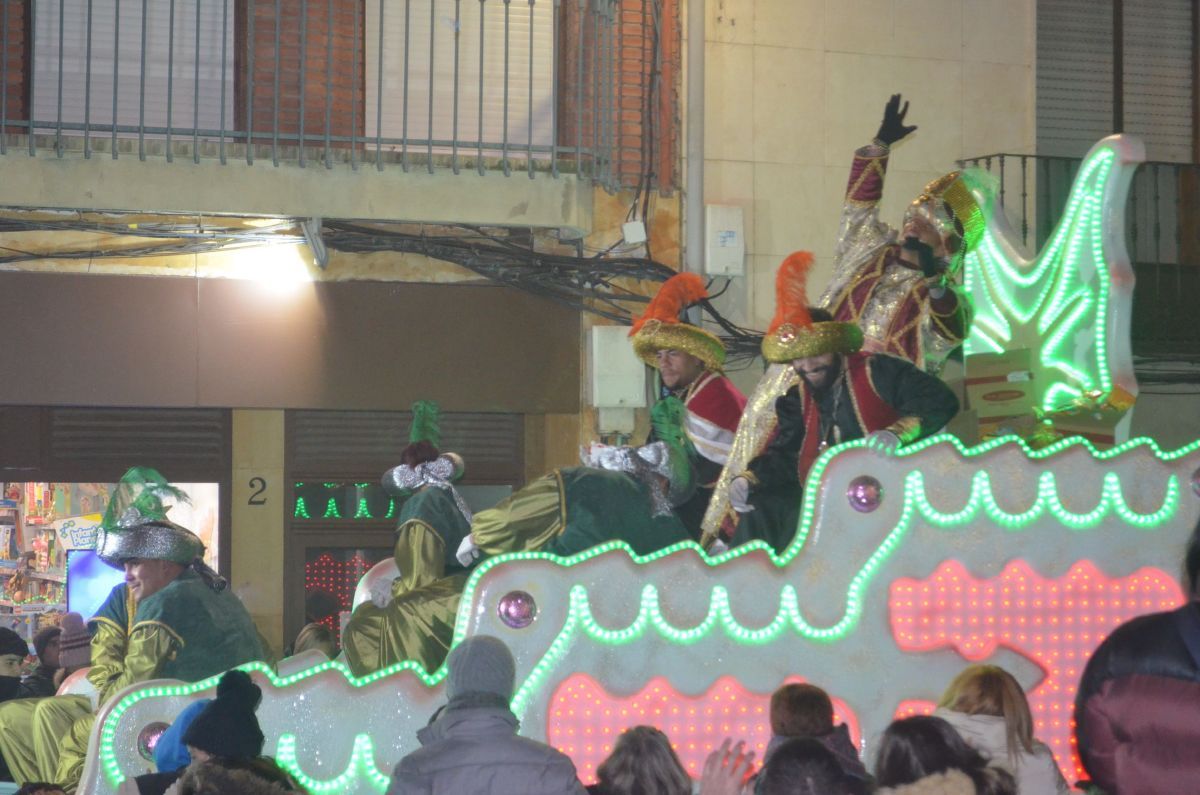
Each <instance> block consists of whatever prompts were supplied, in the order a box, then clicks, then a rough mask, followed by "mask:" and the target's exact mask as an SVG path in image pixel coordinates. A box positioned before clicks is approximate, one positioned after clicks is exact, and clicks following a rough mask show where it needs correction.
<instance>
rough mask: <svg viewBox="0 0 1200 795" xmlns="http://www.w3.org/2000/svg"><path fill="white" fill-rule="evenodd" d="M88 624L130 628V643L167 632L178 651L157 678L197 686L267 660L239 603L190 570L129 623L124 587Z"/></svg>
mask: <svg viewBox="0 0 1200 795" xmlns="http://www.w3.org/2000/svg"><path fill="white" fill-rule="evenodd" d="M90 623H91V624H92V625H93V626H94V625H97V624H101V623H107V624H110V625H111V626H113V627H115V628H117V629H122V630H124V629H126V628H128V631H127V636H128V637H129V638H133V637H135V636H136V635H138V634H139V633H140V632H143V631H148V630H153V629H161V630H163V631H164V632H166V633H167V634H168V635H169V636H170V637H171V638H172V640H173V641H174V646H175V648H174V649H173V654H171V655H169V656H168V658H167V659H165V660H161V661H160V662H159V664H158V665H157V666H156V670H155V676H156V677H161V678H167V679H182V680H183V681H185V682H196V681H199V680H201V679H204V678H205V677H208V676H213V675H214V674H219V673H222V672H224V671H227V670H229V669H230V668H233V667H235V666H238V665H241V664H242V663H247V662H251V661H252V660H261V659H264V658H265V657H266V655H265V654H264V653H263V648H262V645H261V643H260V642H259V638H258V631H257V630H256V629H255V627H254V621H253V620H252V619H251V618H250V614H249V613H248V612H246V608H245V606H244V605H243V604H242V602H241V600H239V599H238V598H237V596H236V595H235V594H234V593H233V592H232V591H230V590H229V589H225V590H223V591H215V590H213V589H212V588H211V587H210V586H209V585H208V583H206V582H205V581H204V580H203V579H202V578H201V577H200V575H198V574H196V572H194V571H192V570H191V569H187V570H185V571H184V572H183V573H182V574H180V575H179V576H178V577H176V578H175V579H174V580H172V581H171V582H170V583H168V584H167V586H166V587H164V588H163V589H162V590H160V591H157V592H155V593H153V594H151V595H150V596H149V597H147V598H146V599H145V600H143V601H142V602H140V603H138V605H137V610H136V613H135V615H134V617H133V622H132V623H131V624H130V623H129V608H128V604H127V596H126V585H125V583H121V584H120V585H118V586H117V587H115V588H113V590H112V593H110V594H109V596H108V599H107V600H106V601H105V602H104V604H103V605H102V606H101V608H100V610H99V611H98V612H97V613H96V615H95V616H94V617H93V618H92V620H91V622H90ZM127 664H128V663H127ZM93 681H95V680H93ZM96 684H97V686H100V683H98V682H97V683H96Z"/></svg>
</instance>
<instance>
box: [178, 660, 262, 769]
mask: <svg viewBox="0 0 1200 795" xmlns="http://www.w3.org/2000/svg"><path fill="white" fill-rule="evenodd" d="M260 701H262V690H261V689H260V688H259V686H258V685H256V684H254V682H252V681H251V680H250V674H248V673H246V672H245V671H228V672H226V673H225V675H224V676H222V677H221V681H220V682H219V683H218V684H217V697H216V698H215V699H214V700H213V701H212V702H211V703H209V704H208V705H207V706H206V707H205V708H204V709H203V710H201V712H200V714H199V715H197V716H196V717H195V719H194V720H193V721H192V724H191V725H190V726H188V727H187V731H185V732H184V733H183V742H184V745H190V746H192V747H193V748H199V749H200V750H201V751H207V752H208V753H210V754H212V755H213V756H217V757H220V758H222V759H253V758H254V757H257V756H261V755H262V749H263V739H264V738H263V733H262V729H260V728H259V726H258V718H256V717H255V716H254V711H255V710H256V709H258V704H259V702H260Z"/></svg>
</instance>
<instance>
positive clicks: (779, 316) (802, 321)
mask: <svg viewBox="0 0 1200 795" xmlns="http://www.w3.org/2000/svg"><path fill="white" fill-rule="evenodd" d="M812 263H813V255H812V254H811V253H810V252H807V251H794V252H792V253H791V254H789V255H788V256H787V259H785V260H784V261H783V264H781V265H780V266H779V271H778V272H777V273H776V274H775V317H774V318H773V319H772V320H771V326H770V328H768V329H767V333H768V334H771V333H773V332H774V331H775V330H776V329H778V328H779V327H780V326H782V325H783V324H784V323H791V324H792V325H793V326H796V327H798V328H803V327H808V326H811V325H812V317H811V316H810V315H809V314H808V272H809V270H810V269H811V268H812Z"/></svg>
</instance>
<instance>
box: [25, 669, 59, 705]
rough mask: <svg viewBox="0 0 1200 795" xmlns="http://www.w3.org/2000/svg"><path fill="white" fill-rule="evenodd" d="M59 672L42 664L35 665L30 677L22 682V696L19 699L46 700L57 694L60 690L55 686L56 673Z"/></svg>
mask: <svg viewBox="0 0 1200 795" xmlns="http://www.w3.org/2000/svg"><path fill="white" fill-rule="evenodd" d="M57 670H58V669H57V668H50V667H48V666H45V665H43V664H42V663H38V664H37V665H35V666H34V667H33V670H32V671H30V672H29V675H28V676H26V677H25V678H24V679H22V680H21V690H20V693H21V694H20V695H19V696H17V698H45V697H46V696H52V695H54V694H55V693H57V692H58V688H57V687H56V686H55V685H54V673H55V671H57Z"/></svg>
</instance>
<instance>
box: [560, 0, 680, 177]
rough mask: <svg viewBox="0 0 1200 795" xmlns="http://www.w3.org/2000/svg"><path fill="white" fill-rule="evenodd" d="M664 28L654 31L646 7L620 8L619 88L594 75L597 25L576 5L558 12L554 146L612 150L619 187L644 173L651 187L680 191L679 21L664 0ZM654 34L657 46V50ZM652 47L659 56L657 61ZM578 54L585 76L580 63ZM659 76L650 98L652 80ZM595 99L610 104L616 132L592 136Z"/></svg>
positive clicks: (638, 3) (625, 4) (674, 1)
mask: <svg viewBox="0 0 1200 795" xmlns="http://www.w3.org/2000/svg"><path fill="white" fill-rule="evenodd" d="M659 5H660V7H661V20H660V23H659V25H658V26H657V28H656V26H655V25H654V24H653V18H652V16H651V14H652V8H653V6H654V3H652V2H651V0H620V3H619V5H618V7H617V9H616V18H615V37H614V41H613V46H614V47H615V51H616V56H617V61H616V69H615V71H616V84H615V85H613V86H611V91H612V93H611V95H608V94H606V92H607V91H608V90H609V80H610V79H611V78H610V76H609V75H608V74H597V63H598V61H597V45H596V37H597V30H596V18H595V17H594V16H593V15H591V14H589V13H587V12H586V11H584V12H583V17H582V19H581V17H580V13H581V11H580V9H579V7H578V4H576V3H563V4H562V7H561V8H562V11H561V13H562V18H561V23H560V27H559V94H558V119H559V135H558V143H559V146H561V147H564V148H565V149H567V150H568V151H569V150H571V149H574V148H575V147H576V145H577V144H578V145H579V146H580V147H582V148H583V149H590V148H592V147H593V143H594V141H595V140H596V139H597V138H598V139H599V145H600V146H601V147H605V146H606V145H607V144H608V142H609V141H611V142H612V145H613V147H614V149H613V163H612V169H613V171H614V172H615V174H616V176H617V178H618V179H619V181H620V183H621V184H622V185H624V186H626V187H635V186H637V185H638V182H639V179H640V177H641V175H642V173H643V171H644V170H645V171H648V172H649V173H650V174H651V175H652V184H653V185H655V186H656V187H658V188H660V189H662V190H671V189H673V188H674V187H676V186H677V184H678V165H677V163H678V145H679V140H678V139H679V131H680V119H679V75H680V43H681V42H680V20H679V0H662V2H661V3H660V4H659ZM656 34H657V42H656V40H655V39H656ZM656 43H657V46H658V48H659V56H658V58H657V59H656V58H655V56H654V47H655V45H656ZM581 51H582V72H581V71H580V55H581ZM656 69H657V70H658V75H657V80H656V81H655V83H654V86H653V92H652V95H651V96H648V94H650V92H651V78H652V76H653V75H654V71H655V70H656ZM597 94H599V95H600V96H599V99H600V101H601V102H602V103H603V102H614V103H615V108H614V117H613V119H612V123H613V125H614V126H613V129H612V131H611V133H610V134H609V136H608V137H606V136H605V135H604V134H603V132H601V131H598V130H597V118H596V117H595V115H594V113H595V112H596V107H597V99H598V97H597Z"/></svg>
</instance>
